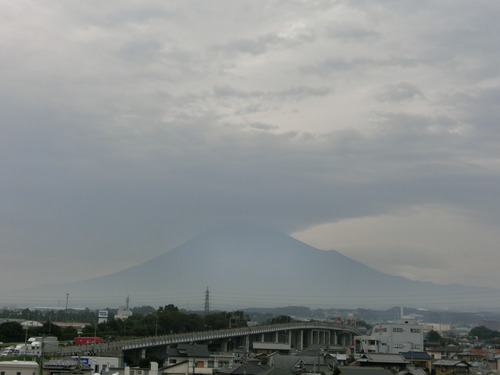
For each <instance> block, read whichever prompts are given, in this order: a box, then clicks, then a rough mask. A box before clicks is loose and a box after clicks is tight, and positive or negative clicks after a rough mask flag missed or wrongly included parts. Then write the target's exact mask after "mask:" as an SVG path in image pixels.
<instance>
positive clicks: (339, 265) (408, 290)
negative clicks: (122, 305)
mask: <svg viewBox="0 0 500 375" xmlns="http://www.w3.org/2000/svg"><path fill="white" fill-rule="evenodd" d="M207 286H208V287H209V288H210V291H211V293H212V306H214V307H217V306H218V307H219V308H221V309H231V308H236V307H249V306H252V307H258V306H266V307H273V306H285V305H290V304H295V305H297V304H302V305H307V306H317V307H384V306H394V305H405V306H422V307H431V306H432V307H447V308H449V307H452V308H465V307H467V308H472V307H480V306H490V305H491V304H490V303H489V302H488V300H486V299H484V296H487V295H488V294H491V293H496V295H498V292H499V290H496V289H492V288H477V287H464V286H459V285H436V284H432V283H427V282H418V281H411V280H408V279H405V278H402V277H397V276H391V275H387V274H384V273H381V272H379V271H377V270H375V269H373V268H370V267H368V266H366V265H364V264H362V263H360V262H357V261H354V260H352V259H350V258H348V257H346V256H344V255H342V254H340V253H339V252H337V251H335V250H330V251H323V250H318V249H315V248H313V247H311V246H308V245H306V244H304V243H302V242H300V241H297V240H295V239H293V238H291V237H289V236H286V235H283V234H281V233H278V232H274V231H271V230H268V229H260V228H259V229H256V228H238V227H231V228H224V229H220V230H216V231H211V232H207V233H204V234H201V235H199V236H197V237H194V238H193V239H191V240H189V241H187V242H186V243H184V244H182V245H180V246H178V247H177V248H175V249H173V250H171V251H169V252H166V253H164V254H162V255H160V256H158V257H156V258H154V259H152V260H149V261H146V262H144V263H142V264H139V265H137V266H134V267H131V268H129V269H126V270H123V271H119V272H116V273H113V274H110V275H106V276H103V277H98V278H94V279H90V280H85V281H81V282H76V283H71V284H66V285H63V286H52V287H51V288H50V289H46V290H47V291H48V290H50V291H51V293H54V292H57V293H65V292H69V293H71V295H72V296H74V297H73V298H77V299H78V298H80V299H81V300H84V301H85V300H86V301H91V300H92V299H94V300H96V301H103V300H106V298H108V299H109V301H111V297H112V296H113V297H114V296H120V297H121V298H122V299H124V297H125V296H126V295H130V296H131V298H132V299H133V300H134V299H135V300H136V301H138V300H139V301H142V303H143V304H151V305H153V306H154V305H163V304H168V303H174V304H180V305H181V306H182V305H184V306H185V305H186V303H187V304H191V306H192V307H193V308H195V307H198V308H201V307H202V306H203V294H204V290H205V289H206V287H207ZM478 301H479V302H481V303H480V304H479V305H478ZM101 303H102V302H101ZM495 303H496V302H495Z"/></svg>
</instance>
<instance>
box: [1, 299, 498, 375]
mask: <svg viewBox="0 0 500 375" xmlns="http://www.w3.org/2000/svg"><path fill="white" fill-rule="evenodd" d="M499 329H500V313H464V312H451V311H430V310H423V309H413V308H404V307H393V308H390V309H387V310H369V309H361V308H358V309H352V310H347V309H310V308H307V307H302V306H289V307H282V308H268V309H266V308H255V309H244V310H240V311H231V312H225V311H211V310H210V305H209V301H208V299H207V301H206V303H205V309H204V310H203V311H187V310H183V309H180V308H178V307H176V306H175V305H173V304H166V305H164V306H160V307H158V308H154V307H151V306H141V307H131V306H130V303H129V300H128V298H127V299H126V302H125V304H124V306H122V307H120V308H118V309H111V308H103V309H97V310H91V309H88V308H86V309H72V308H70V307H68V306H66V307H65V308H59V309H55V308H16V307H12V306H11V307H4V308H3V309H1V310H0V341H1V344H0V345H1V350H0V356H1V358H0V374H1V375H35V374H38V373H40V374H46V375H57V374H88V375H93V374H101V375H160V374H166V375H167V374H168V375H190V374H192V375H227V374H235V375H267V374H271V375H273V374H275V375H340V374H343V375H358V374H359V375H391V374H399V375H410V374H411V375H425V374H433V375H450V374H457V375H462V374H464V375H465V374H472V375H488V374H491V375H493V374H498V369H499V365H500V350H499V349H497V348H500V332H499V331H498V330H499Z"/></svg>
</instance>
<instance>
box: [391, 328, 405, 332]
mask: <svg viewBox="0 0 500 375" xmlns="http://www.w3.org/2000/svg"><path fill="white" fill-rule="evenodd" d="M392 332H404V329H403V328H398V327H396V328H393V329H392Z"/></svg>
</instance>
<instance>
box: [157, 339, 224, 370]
mask: <svg viewBox="0 0 500 375" xmlns="http://www.w3.org/2000/svg"><path fill="white" fill-rule="evenodd" d="M233 366H234V355H233V354H232V353H210V352H209V351H208V346H207V345H201V344H178V345H177V347H175V348H168V350H167V360H166V361H165V366H164V367H163V368H162V369H161V370H160V371H161V373H163V374H172V375H185V374H198V375H200V374H209V375H211V374H212V373H213V369H215V368H229V367H233Z"/></svg>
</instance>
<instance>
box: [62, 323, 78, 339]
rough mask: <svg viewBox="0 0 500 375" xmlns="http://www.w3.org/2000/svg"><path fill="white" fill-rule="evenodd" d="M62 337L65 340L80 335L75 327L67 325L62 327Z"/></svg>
mask: <svg viewBox="0 0 500 375" xmlns="http://www.w3.org/2000/svg"><path fill="white" fill-rule="evenodd" d="M61 333H62V337H61V338H62V339H63V340H73V338H75V337H76V336H78V331H77V330H76V328H75V327H71V326H67V327H64V328H63V329H62V332H61Z"/></svg>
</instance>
